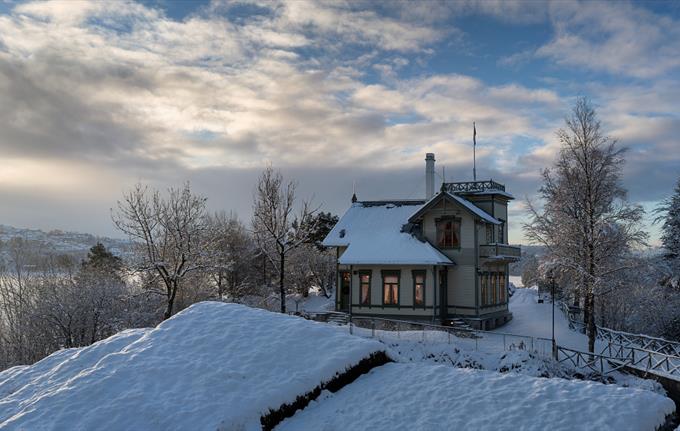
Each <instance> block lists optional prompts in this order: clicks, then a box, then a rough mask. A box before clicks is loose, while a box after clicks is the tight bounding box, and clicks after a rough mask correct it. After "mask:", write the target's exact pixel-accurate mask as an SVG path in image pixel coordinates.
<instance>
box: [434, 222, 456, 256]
mask: <svg viewBox="0 0 680 431" xmlns="http://www.w3.org/2000/svg"><path fill="white" fill-rule="evenodd" d="M442 222H451V223H454V225H455V226H457V227H458V228H457V229H454V233H455V234H456V237H457V238H458V245H455V246H453V245H452V246H447V245H441V244H440V242H439V231H440V230H439V223H442ZM462 225H463V219H462V218H460V217H456V216H443V217H439V218H436V219H435V220H434V226H435V237H436V239H437V247H438V248H440V249H442V250H460V249H461V237H460V234H461V232H462V230H463V226H462ZM444 236H445V237H446V234H444Z"/></svg>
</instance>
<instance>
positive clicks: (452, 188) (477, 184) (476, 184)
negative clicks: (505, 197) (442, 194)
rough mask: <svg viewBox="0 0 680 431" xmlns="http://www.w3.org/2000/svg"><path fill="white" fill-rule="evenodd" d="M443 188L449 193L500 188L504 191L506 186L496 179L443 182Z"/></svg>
mask: <svg viewBox="0 0 680 431" xmlns="http://www.w3.org/2000/svg"><path fill="white" fill-rule="evenodd" d="M442 190H445V191H447V192H449V193H472V192H483V191H486V190H499V191H502V192H504V191H505V186H504V185H503V184H501V183H497V182H496V181H494V180H486V181H463V182H458V183H443V184H442Z"/></svg>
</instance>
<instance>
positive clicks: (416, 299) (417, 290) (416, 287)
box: [413, 272, 425, 305]
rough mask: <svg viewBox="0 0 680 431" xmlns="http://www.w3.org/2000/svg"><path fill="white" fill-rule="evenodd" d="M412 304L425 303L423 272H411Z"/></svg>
mask: <svg viewBox="0 0 680 431" xmlns="http://www.w3.org/2000/svg"><path fill="white" fill-rule="evenodd" d="M413 304H414V305H425V273H424V272H414V274H413Z"/></svg>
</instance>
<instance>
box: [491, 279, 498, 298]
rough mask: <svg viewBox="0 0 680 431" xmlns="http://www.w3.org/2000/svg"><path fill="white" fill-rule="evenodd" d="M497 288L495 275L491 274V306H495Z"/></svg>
mask: <svg viewBox="0 0 680 431" xmlns="http://www.w3.org/2000/svg"><path fill="white" fill-rule="evenodd" d="M497 287H498V283H497V279H496V273H495V272H492V273H491V295H492V297H491V304H496V298H497V296H496V293H497Z"/></svg>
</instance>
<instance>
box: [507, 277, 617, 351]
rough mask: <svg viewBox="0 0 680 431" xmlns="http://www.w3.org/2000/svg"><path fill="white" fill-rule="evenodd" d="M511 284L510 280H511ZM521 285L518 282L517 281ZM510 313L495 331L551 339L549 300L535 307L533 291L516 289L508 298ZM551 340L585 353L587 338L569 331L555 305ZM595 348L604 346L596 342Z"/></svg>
mask: <svg viewBox="0 0 680 431" xmlns="http://www.w3.org/2000/svg"><path fill="white" fill-rule="evenodd" d="M511 281H513V280H512V277H511ZM520 283H521V281H520ZM509 308H510V312H512V316H513V317H512V320H511V321H510V322H508V323H506V324H505V325H503V326H501V327H500V328H497V329H496V332H507V333H510V334H521V335H530V336H533V337H542V338H551V337H552V304H551V303H550V300H549V299H548V300H546V302H544V303H542V304H539V303H538V290H537V289H536V288H518V289H517V290H515V293H514V294H513V295H512V296H511V297H510V304H509ZM555 340H556V341H557V344H559V345H560V346H563V347H568V348H570V349H575V350H581V351H588V337H586V335H585V334H582V333H580V332H577V331H574V330H572V329H570V328H569V321H568V320H567V318H566V316H565V315H564V313H563V312H562V310H560V308H559V304H555ZM595 348H596V350H597V351H601V349H602V348H604V345H602V344H601V342H599V341H598V340H596V345H595Z"/></svg>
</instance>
